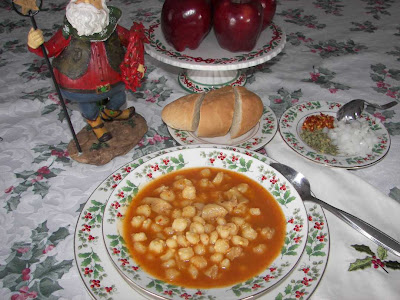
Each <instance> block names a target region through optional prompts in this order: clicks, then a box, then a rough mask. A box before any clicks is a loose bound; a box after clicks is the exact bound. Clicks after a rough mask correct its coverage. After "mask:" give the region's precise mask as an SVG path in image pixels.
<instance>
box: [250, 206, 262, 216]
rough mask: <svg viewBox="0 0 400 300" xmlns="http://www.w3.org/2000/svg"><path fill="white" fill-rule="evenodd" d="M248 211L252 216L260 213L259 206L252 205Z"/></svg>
mask: <svg viewBox="0 0 400 300" xmlns="http://www.w3.org/2000/svg"><path fill="white" fill-rule="evenodd" d="M249 213H250V214H251V215H253V216H259V215H261V210H260V209H259V208H254V207H252V208H250V209H249Z"/></svg>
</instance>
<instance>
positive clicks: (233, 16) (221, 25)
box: [213, 0, 263, 52]
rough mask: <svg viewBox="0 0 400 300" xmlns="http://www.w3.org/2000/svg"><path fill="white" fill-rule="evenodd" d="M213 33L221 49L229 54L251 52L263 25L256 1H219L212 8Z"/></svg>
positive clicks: (260, 11) (258, 3) (260, 10)
mask: <svg viewBox="0 0 400 300" xmlns="http://www.w3.org/2000/svg"><path fill="white" fill-rule="evenodd" d="M213 19H214V32H215V36H216V38H217V41H218V43H219V45H220V46H221V48H223V49H226V50H228V51H231V52H248V51H251V50H252V49H253V48H254V46H255V45H256V43H257V40H258V37H259V35H260V32H261V28H262V24H263V9H262V6H261V3H260V2H259V1H258V0H219V1H217V2H216V3H215V7H214V16H213Z"/></svg>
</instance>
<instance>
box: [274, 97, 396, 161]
mask: <svg viewBox="0 0 400 300" xmlns="http://www.w3.org/2000/svg"><path fill="white" fill-rule="evenodd" d="M341 106H342V104H340V103H336V102H327V101H309V102H303V103H299V104H297V105H295V106H292V107H290V108H289V109H288V110H286V111H285V112H284V113H283V115H282V116H281V118H280V120H279V132H280V134H281V136H282V138H283V140H284V141H285V142H286V144H287V145H288V146H289V147H290V148H291V149H293V150H294V151H295V152H296V153H298V154H300V155H301V156H303V157H305V158H307V159H309V160H311V161H313V162H316V163H320V164H324V165H328V166H331V167H339V168H345V169H357V168H365V167H369V166H371V165H373V164H376V163H377V162H379V161H380V160H381V159H383V158H384V157H385V156H386V154H387V153H388V151H389V148H390V135H389V132H388V131H387V129H386V128H385V126H384V125H383V124H382V123H381V122H380V120H379V119H376V118H375V117H374V116H372V115H371V114H369V113H368V112H366V111H364V112H363V113H362V114H361V118H363V119H365V120H366V121H367V122H368V125H369V128H370V130H372V131H373V132H375V133H376V135H377V137H378V140H379V142H378V143H377V144H375V145H374V147H373V148H372V151H371V153H368V154H367V155H355V156H346V155H340V154H338V155H328V154H323V153H319V152H318V151H316V150H315V149H313V148H311V147H310V146H308V145H307V144H306V143H305V142H304V141H303V140H302V139H301V137H300V133H301V131H302V129H301V127H302V125H303V123H304V121H305V119H306V118H307V117H308V116H311V115H319V114H320V113H323V114H326V115H330V116H333V117H335V118H336V113H337V111H338V110H339V108H340V107H341Z"/></svg>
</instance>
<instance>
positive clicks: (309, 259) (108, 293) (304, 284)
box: [74, 145, 330, 300]
mask: <svg viewBox="0 0 400 300" xmlns="http://www.w3.org/2000/svg"><path fill="white" fill-rule="evenodd" d="M204 146H207V147H213V148H214V149H215V150H216V149H218V151H220V150H221V149H223V150H232V151H234V152H235V153H242V154H245V156H242V157H243V158H244V159H245V161H246V160H247V161H248V160H249V159H253V160H259V161H262V162H264V163H266V164H269V163H270V162H271V160H270V159H269V158H268V157H266V156H264V155H261V154H259V153H257V152H253V151H251V150H244V149H240V148H232V147H228V146H221V145H204ZM199 147H202V145H194V146H183V147H173V148H168V149H164V150H161V151H158V152H155V153H153V154H150V155H147V156H145V157H142V158H140V159H136V160H134V161H132V162H129V163H127V164H126V165H124V166H122V167H121V168H119V169H117V170H116V171H115V172H114V173H113V174H111V175H110V176H108V177H107V178H106V179H105V180H104V181H103V182H102V183H101V184H100V185H99V186H98V187H97V188H96V190H95V191H94V192H93V193H92V195H91V196H90V197H89V199H88V201H87V202H86V203H85V205H84V206H83V208H82V212H81V214H80V216H79V219H78V222H77V225H76V229H75V238H74V252H75V261H76V264H77V267H78V271H79V273H80V275H81V278H82V281H83V283H84V285H85V287H86V288H87V290H88V292H89V294H90V295H91V297H92V298H94V299H119V300H120V299H121V300H125V299H126V300H128V299H133V298H134V299H145V298H153V295H152V294H151V293H148V292H146V291H145V290H142V289H137V288H135V286H133V285H130V284H129V283H128V281H126V280H123V279H122V278H121V274H120V272H119V271H118V270H117V269H116V268H115V267H114V263H113V262H112V261H111V260H110V257H109V254H110V250H111V253H115V254H117V255H118V254H120V253H121V249H122V248H120V247H119V246H118V244H119V243H120V242H122V240H121V241H119V240H116V243H117V244H116V245H115V246H114V247H112V248H110V247H111V246H112V245H108V246H106V245H105V244H104V243H103V234H102V223H103V213H104V212H105V210H106V206H107V204H108V199H109V198H110V195H111V194H112V193H114V192H115V191H116V190H118V189H119V185H118V184H119V183H121V182H122V181H123V180H124V178H126V177H127V175H129V174H131V173H132V171H133V170H135V169H136V168H137V167H138V166H140V165H142V164H144V163H145V162H146V161H148V160H150V159H152V158H154V157H159V156H160V155H161V154H166V153H171V152H175V151H177V150H183V149H193V148H199ZM216 151H217V150H216ZM220 152H221V151H220ZM219 156H220V158H218V156H217V159H221V158H222V157H223V156H224V155H222V156H221V155H219ZM210 159H212V157H210ZM304 205H305V208H306V213H307V218H306V220H304V217H301V216H299V212H297V211H295V212H294V213H293V215H292V216H290V217H289V218H288V219H287V222H288V223H287V224H289V225H290V226H292V227H293V228H292V232H291V233H290V234H289V238H287V239H286V240H285V245H286V246H285V247H284V251H283V252H284V253H286V254H288V251H290V250H289V248H290V247H291V246H292V245H293V244H294V243H298V242H299V241H300V240H303V241H305V243H306V245H305V251H304V252H303V254H302V256H301V258H300V260H299V261H298V263H297V265H296V266H295V267H294V269H293V270H292V272H290V273H288V274H287V276H286V277H285V278H283V279H281V278H282V277H283V273H284V272H285V271H284V270H285V269H287V267H286V265H285V263H283V264H275V263H274V264H272V265H271V266H270V267H269V269H268V270H266V271H265V272H264V273H265V274H263V275H262V276H261V275H260V276H256V277H254V278H252V279H251V280H249V281H247V282H245V283H241V284H238V285H235V286H234V287H232V292H233V293H234V294H235V295H236V299H238V298H247V296H248V294H249V292H250V291H252V292H253V293H255V294H256V295H259V294H260V293H262V292H263V291H265V288H266V285H267V284H268V283H269V282H270V281H277V280H279V279H281V284H279V285H278V286H276V287H275V288H274V289H271V290H269V292H268V293H264V294H262V295H261V297H260V299H308V298H309V297H310V296H311V294H312V293H313V292H314V290H315V289H316V288H317V286H318V284H319V282H320V280H321V279H322V275H323V273H324V271H325V268H326V265H327V262H328V256H329V240H330V239H329V229H328V224H327V220H326V217H325V215H324V212H323V210H322V208H321V207H320V206H318V205H315V204H311V203H307V202H306V203H304ZM114 206H115V204H114ZM117 206H118V205H117ZM307 224H308V226H307ZM307 227H308V232H307V229H306V228H307ZM106 247H108V248H110V249H106ZM297 249H298V248H297ZM111 255H113V254H111ZM283 257H285V255H283ZM122 262H123V261H121V262H120V263H122ZM129 267H130V268H131V270H132V271H133V272H135V271H137V270H138V269H139V268H138V267H137V266H136V265H130V266H129ZM152 286H153V287H154V289H156V290H158V291H159V294H162V295H163V297H165V298H168V299H172V298H173V297H174V298H177V299H180V298H185V299H189V298H190V299H205V298H206V294H205V293H204V291H201V290H196V291H193V293H191V292H190V293H189V291H186V290H182V289H181V288H179V287H175V286H170V285H165V284H164V283H163V282H161V281H159V280H155V281H153V282H151V283H150V284H149V287H152Z"/></svg>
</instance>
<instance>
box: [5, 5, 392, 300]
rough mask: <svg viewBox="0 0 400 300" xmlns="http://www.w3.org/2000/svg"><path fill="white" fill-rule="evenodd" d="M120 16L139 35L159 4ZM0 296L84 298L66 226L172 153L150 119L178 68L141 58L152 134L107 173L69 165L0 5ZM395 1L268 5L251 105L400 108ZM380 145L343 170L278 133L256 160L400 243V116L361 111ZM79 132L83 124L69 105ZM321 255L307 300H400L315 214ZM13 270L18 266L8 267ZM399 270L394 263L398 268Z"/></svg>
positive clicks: (137, 98)
mask: <svg viewBox="0 0 400 300" xmlns="http://www.w3.org/2000/svg"><path fill="white" fill-rule="evenodd" d="M66 3H67V1H61V0H55V1H47V2H45V1H44V3H43V11H42V12H40V13H39V14H38V15H37V16H36V21H37V23H38V26H39V28H41V29H42V30H43V31H44V33H45V37H46V39H48V38H49V37H50V36H51V35H52V33H53V32H54V31H55V30H56V29H57V28H59V27H58V26H60V24H62V21H63V17H64V7H65V5H66ZM109 4H110V5H113V6H117V7H119V8H120V9H122V11H123V17H122V21H121V23H120V24H121V25H123V26H125V27H127V28H129V27H130V25H131V23H132V21H140V22H143V23H144V24H145V25H146V24H149V23H150V22H152V21H153V20H155V19H156V18H157V16H158V15H159V13H160V11H161V6H162V2H161V1H156V0H149V1H140V0H138V1H129V0H114V1H112V2H110V3H109ZM0 15H1V18H0V20H1V21H0V43H1V48H0V84H1V90H0V120H1V122H0V138H1V139H0V150H1V151H0V191H1V196H0V197H1V207H0V224H1V225H0V238H1V246H0V279H1V281H0V298H1V299H10V298H11V299H14V300H15V299H27V298H29V297H30V298H37V299H89V294H88V293H87V291H86V290H85V287H84V285H83V284H82V281H81V278H80V275H79V272H78V269H77V267H76V265H75V263H74V261H73V260H74V250H73V249H74V248H73V240H74V232H75V224H76V223H77V221H78V216H79V213H80V210H81V208H82V206H83V205H84V204H85V202H86V201H87V200H88V198H89V196H90V194H91V193H92V192H93V191H94V190H95V189H96V187H97V186H98V185H99V184H100V182H102V181H103V180H104V179H105V178H106V177H107V176H109V175H110V174H111V173H112V172H113V171H114V170H116V169H117V168H119V167H120V166H122V165H123V164H125V163H127V162H129V161H130V160H132V159H135V158H138V157H140V156H142V155H145V154H148V153H151V152H154V151H156V150H160V149H163V148H167V147H171V146H175V145H177V143H176V142H175V141H174V140H173V139H172V138H171V136H170V135H169V133H168V130H167V127H166V126H165V124H163V122H162V120H161V117H160V113H161V110H162V108H163V107H164V106H165V105H166V104H167V103H170V102H171V101H173V100H175V99H177V98H178V97H180V96H183V95H185V94H186V92H185V91H184V90H183V89H182V88H181V87H180V86H179V84H178V82H177V74H178V73H179V71H180V70H179V69H178V68H175V67H171V66H168V65H165V64H163V63H161V62H158V61H156V60H155V59H153V58H151V57H149V56H146V65H147V68H148V70H147V74H146V77H145V81H144V82H143V85H142V87H141V88H140V89H138V91H137V92H136V93H131V92H128V93H127V97H128V104H129V105H134V106H135V107H136V110H137V111H138V112H139V113H140V114H141V115H142V116H144V117H145V119H146V121H147V123H148V126H149V130H148V132H147V133H146V135H145V136H144V138H143V139H142V141H141V142H140V143H139V145H138V146H136V147H135V148H134V149H133V150H132V151H130V152H129V153H127V154H126V155H124V156H121V157H117V158H115V159H114V160H113V161H112V162H110V163H108V164H106V165H104V166H99V167H98V166H92V165H85V164H80V163H77V162H75V161H73V160H72V159H71V158H70V157H69V156H68V153H66V147H67V144H68V143H69V141H70V139H71V135H70V132H69V130H68V125H67V122H66V121H65V118H64V117H63V114H62V110H61V107H60V105H59V103H58V100H57V97H56V93H55V90H54V88H53V84H52V82H51V79H50V76H49V73H48V71H47V69H46V65H45V62H44V61H43V59H42V58H39V57H36V56H34V55H33V54H31V53H29V52H28V51H27V49H26V35H27V32H28V31H29V28H30V26H31V24H30V21H29V19H27V18H22V17H20V16H18V15H17V14H16V13H15V12H13V11H12V10H11V9H10V5H9V0H7V1H3V2H2V3H1V4H0ZM399 15H400V3H399V2H397V1H392V0H380V1H378V0H357V1H342V0H337V1H324V0H316V1H308V2H304V1H287V0H282V1H280V2H279V4H278V8H277V14H276V16H275V21H276V22H277V24H279V25H280V26H282V28H283V30H284V31H285V33H286V34H287V44H286V46H285V48H284V50H283V51H282V53H281V54H279V55H278V56H277V57H276V58H274V59H273V60H272V61H270V62H267V63H266V64H264V65H262V67H259V68H252V69H249V70H247V79H248V81H247V84H246V87H247V88H248V89H249V90H251V91H253V92H255V93H257V94H258V95H260V97H261V98H262V100H263V102H264V104H265V105H268V106H270V107H271V108H272V110H273V111H274V112H275V114H276V116H277V117H280V116H281V114H282V113H283V111H284V110H286V109H287V108H288V107H290V106H291V105H293V104H295V103H299V102H303V101H309V100H326V101H336V102H341V103H345V102H348V101H349V100H351V99H354V98H362V99H366V100H370V101H373V102H377V103H382V104H383V103H387V102H389V101H392V100H396V101H400V90H399V88H400V63H399V61H400V48H399V45H400V23H399ZM370 112H371V113H373V114H374V116H375V117H377V118H380V119H381V120H382V122H383V124H384V125H385V127H386V128H387V129H388V131H389V133H390V137H391V148H390V150H389V153H388V154H387V156H386V157H385V158H384V159H383V160H382V161H381V162H379V163H377V164H376V165H373V166H370V167H368V168H365V169H360V170H354V171H347V170H343V169H334V168H329V167H325V166H321V165H318V164H315V163H312V162H310V161H308V160H306V159H304V158H303V157H301V156H299V155H297V154H296V153H294V152H293V151H292V150H291V149H290V148H289V147H288V146H287V145H286V144H285V143H284V142H283V141H282V139H281V137H280V135H279V133H277V134H276V136H275V137H274V139H273V140H272V141H271V142H270V143H269V144H267V145H266V147H265V149H266V151H267V155H269V156H270V157H272V158H274V159H276V160H278V161H280V162H283V163H286V164H289V165H291V166H292V167H294V168H296V169H297V170H299V171H301V172H302V173H304V174H305V175H306V177H308V179H309V180H310V182H311V186H312V189H313V192H314V193H315V195H316V196H317V197H319V198H321V199H322V200H325V201H326V202H329V203H330V204H332V205H334V206H336V207H338V208H341V209H343V210H346V211H348V212H350V213H352V214H354V215H356V216H358V217H360V218H362V219H364V220H366V221H368V222H369V223H371V224H373V225H375V226H376V227H378V228H379V229H381V230H382V231H384V232H386V233H388V234H389V235H391V236H392V237H393V238H395V239H397V240H400V230H399V228H400V219H399V214H400V206H399V205H400V204H399V201H400V191H399V188H400V176H399V171H400V135H399V134H400V105H398V106H395V107H393V108H392V109H390V110H387V111H370ZM69 113H70V115H71V119H72V123H73V124H74V127H75V129H76V130H77V131H78V130H80V129H81V128H83V127H84V126H85V122H84V120H83V119H82V117H81V115H80V113H79V111H78V110H77V107H76V106H74V105H69ZM326 216H327V220H328V225H329V229H330V254H329V261H328V265H327V268H326V271H325V274H324V276H323V278H322V280H321V283H320V284H319V286H318V288H317V289H316V291H315V292H314V294H313V298H314V299H398V298H399V295H400V285H399V284H398V283H399V280H400V270H398V269H393V268H390V265H391V266H398V265H399V263H398V262H399V261H400V258H399V257H396V256H394V255H392V254H390V253H388V256H387V257H386V256H385V258H384V259H383V260H384V261H386V262H388V261H392V262H394V263H392V264H390V263H389V264H386V266H385V269H386V270H387V271H388V272H389V273H386V272H385V271H384V270H383V269H382V268H380V267H379V268H374V267H373V264H371V265H370V266H368V267H366V268H365V269H358V270H355V271H351V272H350V271H348V269H349V266H350V264H351V263H354V262H356V260H357V259H363V258H365V257H366V256H371V255H370V254H367V253H364V252H359V251H356V250H355V249H354V248H353V247H351V245H355V244H358V245H366V246H369V247H370V249H371V251H373V252H374V253H377V251H378V249H377V246H376V245H375V244H373V243H372V242H370V241H369V240H368V239H366V238H365V237H363V236H362V235H361V234H359V233H357V232H356V231H355V230H353V229H351V228H350V227H349V226H348V225H346V224H345V223H343V222H342V221H340V220H338V219H337V218H336V217H335V216H333V215H332V214H331V213H329V212H326ZM17 258H18V259H17ZM396 262H397V264H396Z"/></svg>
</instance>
